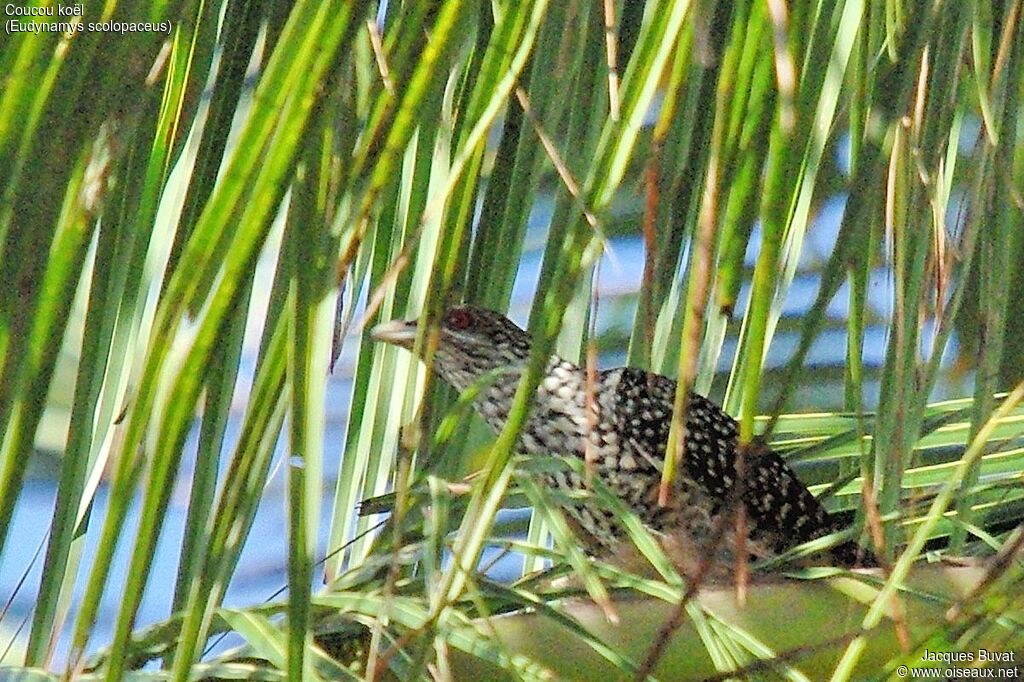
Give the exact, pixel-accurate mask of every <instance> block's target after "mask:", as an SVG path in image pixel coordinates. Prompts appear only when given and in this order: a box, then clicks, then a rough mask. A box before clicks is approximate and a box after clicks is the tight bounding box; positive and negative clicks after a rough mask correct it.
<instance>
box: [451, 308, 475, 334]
mask: <svg viewBox="0 0 1024 682" xmlns="http://www.w3.org/2000/svg"><path fill="white" fill-rule="evenodd" d="M472 323H473V316H472V315H470V314H469V311H467V310H464V309H462V308H455V309H454V310H449V311H448V314H447V315H445V316H444V324H445V326H446V327H450V328H451V329H454V330H455V331H464V330H466V329H469V325H470V324H472Z"/></svg>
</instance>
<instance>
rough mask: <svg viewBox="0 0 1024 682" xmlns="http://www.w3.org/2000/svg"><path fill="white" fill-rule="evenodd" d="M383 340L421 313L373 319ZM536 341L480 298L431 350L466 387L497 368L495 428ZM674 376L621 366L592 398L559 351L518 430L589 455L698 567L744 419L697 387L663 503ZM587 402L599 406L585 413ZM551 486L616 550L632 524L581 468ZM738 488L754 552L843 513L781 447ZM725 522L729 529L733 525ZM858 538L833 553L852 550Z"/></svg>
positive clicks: (479, 401) (489, 406)
mask: <svg viewBox="0 0 1024 682" xmlns="http://www.w3.org/2000/svg"><path fill="white" fill-rule="evenodd" d="M373 334H374V337H375V338H376V339H377V340H380V341H384V342H388V343H393V344H396V345H399V346H402V347H404V348H408V349H411V348H412V345H413V341H414V339H415V334H416V323H411V322H401V321H395V322H389V323H386V324H384V325H381V326H379V327H377V328H376V329H375V330H374V332H373ZM529 352H530V338H529V336H528V335H527V334H526V332H524V331H523V330H521V329H520V328H519V327H517V326H516V325H514V324H513V323H512V322H510V321H509V320H508V319H506V318H505V317H504V316H502V315H500V314H498V313H495V312H492V311H489V310H484V309H481V308H476V307H473V306H460V307H455V308H451V309H450V310H448V311H447V313H446V314H445V316H444V319H443V321H442V324H441V338H440V343H439V345H438V348H437V350H436V352H435V355H434V371H435V372H436V373H437V374H438V375H439V376H440V377H441V378H442V379H444V380H445V381H446V382H447V383H448V384H450V385H451V386H452V387H454V388H455V389H456V390H458V391H463V390H465V389H467V388H469V387H470V386H472V385H474V384H475V383H477V382H478V381H479V380H480V379H481V377H483V376H484V375H486V374H488V373H491V374H493V377H492V379H491V380H490V382H489V383H487V384H486V385H485V386H484V387H483V388H482V389H481V391H480V393H479V394H478V395H477V397H476V399H475V407H476V410H477V412H478V413H479V414H480V416H481V417H483V418H484V420H485V421H486V422H487V423H488V424H489V425H490V426H491V428H492V429H494V430H495V431H498V430H500V429H501V428H502V427H503V426H504V424H505V421H506V419H507V417H508V411H509V409H510V408H511V405H512V400H513V396H514V395H515V391H516V388H517V387H518V384H519V380H520V377H521V376H522V374H523V372H524V371H525V367H526V362H527V360H528V357H529ZM675 390H676V383H675V382H674V381H673V380H671V379H668V378H666V377H663V376H659V375H657V374H652V373H650V372H645V371H642V370H638V369H632V368H625V367H620V368H616V369H610V370H606V371H603V372H600V373H599V374H598V375H597V378H596V382H595V386H594V389H593V396H594V399H593V400H592V401H588V400H587V395H588V392H587V386H586V374H585V372H584V370H583V369H582V368H580V367H578V366H577V365H574V364H573V363H571V362H567V361H565V360H563V359H561V358H559V357H557V356H554V357H552V358H551V360H550V362H549V363H548V367H547V373H546V375H545V377H544V378H543V379H542V380H541V382H540V385H539V387H538V389H537V398H536V401H535V402H534V404H533V406H532V410H531V412H530V416H529V419H528V420H527V423H526V424H525V426H524V427H523V429H522V432H521V434H520V446H519V448H520V450H521V452H522V453H523V454H525V455H533V456H545V455H551V454H558V455H563V456H567V457H578V458H584V457H586V456H588V455H589V458H590V462H592V466H593V470H594V471H595V473H596V474H597V476H599V477H600V480H601V481H602V482H603V483H604V484H605V485H606V486H607V487H608V488H609V489H610V490H611V492H612V493H614V494H615V495H616V496H617V497H618V498H619V499H620V500H622V502H623V503H625V504H626V505H627V506H628V507H629V508H630V509H631V510H632V511H633V512H635V513H636V514H637V515H638V516H639V517H640V519H641V520H642V521H643V522H644V524H645V525H646V526H648V527H649V528H650V529H651V530H653V531H655V532H656V533H658V534H659V535H660V536H662V537H663V538H666V539H667V540H669V541H670V544H671V545H672V546H673V547H674V548H675V549H674V554H675V558H676V560H677V563H681V564H683V565H684V568H687V569H690V570H696V566H697V564H698V563H699V559H700V557H701V556H703V555H704V554H706V553H707V552H708V551H710V550H711V549H712V547H709V546H708V545H709V540H710V538H711V537H712V536H713V534H714V529H715V528H716V526H715V523H716V521H717V520H721V519H723V515H726V514H728V518H729V519H731V518H732V510H733V503H734V501H735V496H734V494H733V492H734V489H735V485H736V480H735V479H736V446H737V427H736V422H735V421H734V420H733V419H732V418H731V417H730V416H729V415H727V414H726V413H725V412H723V411H722V410H721V409H720V408H719V407H717V406H716V405H715V404H714V403H712V402H711V401H709V400H708V399H706V398H704V397H703V396H700V395H697V394H692V395H691V396H690V397H689V402H688V408H687V412H686V426H685V435H684V443H685V452H684V456H683V459H682V465H681V467H680V471H679V472H678V475H677V476H676V478H675V483H674V488H673V491H672V494H671V496H670V500H669V503H668V504H667V505H665V506H660V505H658V503H657V494H658V486H659V482H660V479H661V469H662V465H663V461H664V453H665V448H666V443H667V441H668V434H669V429H670V427H671V423H672V411H673V402H674V399H675ZM588 409H589V410H593V411H594V412H593V414H588ZM546 476H547V480H546V481H545V482H546V483H547V484H548V485H550V486H552V487H553V488H555V489H557V490H560V491H562V492H566V493H569V494H570V495H569V496H568V501H567V503H566V511H567V512H568V513H569V516H570V517H571V518H572V519H573V520H574V521H575V523H576V525H577V526H578V527H579V528H580V529H581V530H582V531H583V532H584V533H585V534H586V535H587V536H589V537H588V538H587V539H588V543H589V544H590V546H591V547H595V548H596V549H595V551H596V552H597V553H614V552H615V551H616V548H617V546H618V545H620V544H621V542H620V541H621V539H622V537H623V535H624V531H623V529H622V527H621V525H620V523H619V521H618V520H617V519H616V518H615V516H614V514H612V513H611V512H609V511H608V510H607V509H605V508H604V507H602V506H600V505H597V504H595V503H593V502H592V501H590V499H589V498H588V497H587V496H586V495H580V494H579V493H581V492H583V491H585V490H586V483H585V481H584V480H583V477H581V476H579V475H578V474H576V473H575V472H573V471H571V470H568V469H565V470H562V469H558V470H555V471H554V472H552V473H549V474H547V475H546ZM742 499H743V502H744V505H745V508H746V512H747V518H748V528H749V535H748V540H747V544H746V547H747V549H748V551H749V552H750V553H751V554H752V555H753V556H755V557H770V556H773V555H776V554H778V553H781V552H783V551H785V550H787V549H790V548H792V547H794V546H796V545H798V544H800V543H802V542H806V541H808V540H812V539H814V538H817V537H820V536H822V535H826V534H828V533H830V532H833V531H834V530H836V529H837V528H838V527H839V526H840V524H838V523H837V521H836V520H835V519H834V518H833V517H832V516H831V515H829V513H828V512H827V511H826V510H825V509H824V507H822V505H821V503H819V502H818V500H817V499H815V497H814V496H813V495H812V494H811V493H810V491H808V490H807V488H806V487H805V486H804V485H803V483H801V481H800V480H799V479H798V478H797V476H796V474H795V473H794V472H793V471H792V469H790V468H789V466H788V465H786V463H785V462H784V461H783V460H782V459H781V458H780V457H779V456H778V454H776V453H775V452H773V451H771V450H768V449H764V450H762V451H760V452H756V453H751V454H750V455H749V456H748V457H747V458H746V476H745V485H744V486H743V487H742ZM726 527H727V528H728V529H731V528H732V525H731V524H727V525H726ZM732 547H733V542H732V539H731V538H730V537H729V533H728V532H726V534H725V540H724V541H721V542H718V543H717V544H716V545H715V549H716V551H717V554H716V558H717V559H721V561H722V562H723V563H724V562H728V561H730V559H731V548H732ZM851 548H852V550H855V549H856V548H855V547H852V546H848V547H846V548H845V549H844V551H842V552H839V553H837V554H836V555H835V558H838V559H839V560H841V561H843V562H850V561H852V560H853V555H854V554H855V552H854V551H851Z"/></svg>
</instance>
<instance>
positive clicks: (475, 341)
mask: <svg viewBox="0 0 1024 682" xmlns="http://www.w3.org/2000/svg"><path fill="white" fill-rule="evenodd" d="M417 325H418V322H416V321H413V322H405V321H403V320H392V321H391V322H385V323H383V324H380V325H378V326H376V327H374V329H373V331H372V332H370V336H371V337H372V338H373V339H374V340H375V341H381V342H383V343H390V344H393V345H396V346H400V347H401V348H405V349H406V350H410V351H411V350H412V349H413V343H414V342H415V340H416V328H417ZM529 356H530V337H529V336H528V335H527V333H526V332H524V331H523V330H522V329H520V328H519V327H517V326H516V325H515V324H514V323H513V322H512V321H511V320H509V319H508V318H506V317H505V316H504V315H501V314H500V313H496V312H494V311H492V310H486V309H484V308H478V307H476V306H471V305H463V306H456V307H453V308H449V309H448V310H447V311H445V314H444V317H442V318H441V336H440V339H439V341H438V346H437V350H436V351H435V353H434V370H435V371H436V372H437V373H438V374H439V375H440V376H441V378H442V379H444V380H445V381H446V382H447V383H449V384H451V385H452V386H453V387H454V388H455V389H456V390H459V391H463V390H465V389H466V388H468V387H469V386H471V385H472V384H473V383H475V382H476V381H477V380H478V379H479V378H480V377H482V376H483V375H484V374H486V373H487V372H490V371H492V370H498V369H506V368H507V369H511V370H513V371H515V370H520V371H521V370H523V369H524V368H525V367H526V363H527V360H528V359H529Z"/></svg>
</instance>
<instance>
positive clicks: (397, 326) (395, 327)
mask: <svg viewBox="0 0 1024 682" xmlns="http://www.w3.org/2000/svg"><path fill="white" fill-rule="evenodd" d="M370 338H371V339H373V340H374V341H380V342H381V343H390V344H392V345H395V346H399V347H401V348H409V349H411V348H412V344H413V342H414V341H415V340H416V323H415V322H406V321H404V320H391V321H390V322H384V323H382V324H378V325H377V326H376V327H374V328H373V329H371V330H370Z"/></svg>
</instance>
